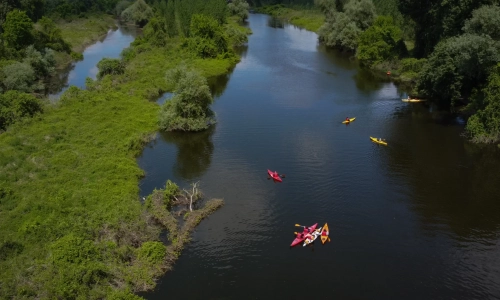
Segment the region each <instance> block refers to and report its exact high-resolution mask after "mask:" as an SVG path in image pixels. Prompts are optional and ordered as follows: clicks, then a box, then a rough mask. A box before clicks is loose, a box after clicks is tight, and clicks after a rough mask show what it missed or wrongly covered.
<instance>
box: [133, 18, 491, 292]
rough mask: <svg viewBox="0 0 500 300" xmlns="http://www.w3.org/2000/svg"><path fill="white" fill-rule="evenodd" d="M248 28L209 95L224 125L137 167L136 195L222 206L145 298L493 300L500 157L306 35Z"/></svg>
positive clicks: (152, 154)
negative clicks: (312, 238)
mask: <svg viewBox="0 0 500 300" xmlns="http://www.w3.org/2000/svg"><path fill="white" fill-rule="evenodd" d="M249 27H250V28H251V29H252V31H253V34H252V35H251V36H250V37H249V42H248V48H247V49H245V51H243V53H242V60H241V62H240V63H239V64H238V65H237V66H236V67H235V69H234V70H233V72H232V73H231V74H229V75H227V76H223V77H220V78H217V79H216V80H215V81H213V82H212V87H213V89H214V90H215V91H216V94H217V95H218V96H217V97H216V100H215V103H214V105H213V109H214V111H215V112H216V113H217V119H218V123H217V125H216V126H215V127H214V128H212V129H211V130H209V131H207V132H202V133H192V134H184V133H168V134H162V135H160V136H159V138H158V139H157V140H156V141H154V142H152V143H151V144H150V145H148V146H147V147H146V148H145V149H144V151H143V153H142V156H141V157H139V160H138V161H139V164H140V166H141V167H142V168H143V169H144V170H145V171H146V177H145V178H144V180H142V182H141V194H142V195H147V194H149V193H150V192H151V191H152V190H153V189H154V188H155V187H156V188H161V187H162V186H163V185H164V183H165V181H166V180H167V179H171V180H173V181H175V182H177V183H178V184H179V185H181V186H182V187H187V186H188V185H189V184H190V183H191V182H195V181H200V183H201V188H202V189H203V191H204V192H205V194H206V195H207V197H217V198H223V199H224V200H225V203H226V204H225V206H224V207H223V208H222V209H220V210H219V211H217V212H216V213H215V214H213V215H212V216H211V217H210V218H209V219H207V220H205V221H203V222H202V223H201V224H200V226H199V227H198V228H197V229H196V231H195V233H194V235H193V241H192V243H190V244H189V245H188V246H187V247H186V249H185V251H184V252H183V253H182V255H181V257H180V259H179V260H178V262H177V263H176V264H175V266H174V270H173V271H171V272H168V273H167V274H166V275H165V276H164V277H163V278H162V279H161V280H160V282H159V284H158V286H157V288H156V290H155V291H153V292H151V293H148V294H146V295H144V296H145V297H146V298H148V299H166V298H169V299H298V298H303V297H309V298H311V299H499V298H500V173H499V171H498V170H499V169H500V159H499V157H500V155H499V152H500V151H499V150H498V149H497V148H491V147H487V148H484V149H481V148H478V147H476V146H474V145H471V144H469V143H468V142H467V141H466V140H464V139H463V138H462V137H461V136H460V134H461V132H462V131H463V121H462V120H461V119H460V118H457V117H454V116H452V115H449V114H446V113H442V112H439V111H438V110H436V109H434V108H433V107H432V106H430V105H426V104H422V103H417V104H415V103H403V102H402V101H401V98H403V97H405V96H406V94H404V92H402V91H399V90H398V88H397V87H396V86H395V85H394V84H393V83H390V82H381V81H380V80H376V79H374V78H372V77H371V76H370V75H369V74H368V73H367V72H363V71H360V70H359V68H358V67H357V65H356V63H355V62H353V61H352V60H351V59H350V58H349V56H346V55H342V54H339V53H336V52H334V51H327V50H326V49H324V48H323V47H322V46H320V45H318V43H317V36H316V34H314V33H312V32H308V31H306V30H301V29H298V28H296V27H294V26H290V25H284V26H280V24H276V22H273V21H272V20H271V19H270V18H269V17H268V16H266V15H259V14H252V15H250V18H249ZM347 116H348V117H356V118H357V119H356V121H354V122H353V123H352V124H350V125H348V126H346V125H342V124H341V121H342V120H344V119H345V118H346V117H347ZM370 136H374V137H383V138H385V139H386V140H387V141H388V146H381V145H377V144H374V143H372V142H370V140H369V137H370ZM268 168H269V169H271V170H277V171H278V172H280V173H283V174H285V175H286V178H285V179H284V180H283V183H273V182H272V181H270V180H267V179H266V170H267V169H268ZM325 222H328V225H329V227H330V231H331V233H330V237H331V242H330V243H327V244H326V245H322V244H321V243H320V242H316V243H315V245H313V246H310V247H302V246H298V247H294V248H292V249H290V248H289V245H290V243H291V242H292V240H293V238H294V235H293V232H294V231H297V230H298V229H299V228H297V227H294V224H296V223H299V224H305V225H311V224H314V223H319V225H323V224H324V223H325Z"/></svg>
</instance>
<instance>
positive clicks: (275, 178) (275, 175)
mask: <svg viewBox="0 0 500 300" xmlns="http://www.w3.org/2000/svg"><path fill="white" fill-rule="evenodd" d="M267 174H268V175H269V176H271V178H272V179H274V180H276V181H279V182H282V181H283V180H282V179H281V177H280V175H279V174H278V172H273V171H271V170H269V169H268V170H267Z"/></svg>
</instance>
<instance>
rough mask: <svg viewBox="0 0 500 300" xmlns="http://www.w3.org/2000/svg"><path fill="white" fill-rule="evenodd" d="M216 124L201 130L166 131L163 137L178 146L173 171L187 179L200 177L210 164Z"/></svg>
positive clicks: (162, 134)
mask: <svg viewBox="0 0 500 300" xmlns="http://www.w3.org/2000/svg"><path fill="white" fill-rule="evenodd" d="M214 132H215V125H213V126H211V127H210V128H209V129H207V130H205V131H201V132H164V133H161V134H160V135H161V138H162V139H163V140H164V141H165V142H167V143H170V144H175V145H176V146H177V159H176V161H175V163H174V166H173V169H174V170H173V172H174V174H175V175H176V176H180V177H182V178H184V179H186V180H190V179H193V178H196V177H200V176H202V175H203V173H205V171H206V170H207V169H208V167H209V166H210V163H211V161H212V154H213V151H214V145H213V143H212V135H213V133H214Z"/></svg>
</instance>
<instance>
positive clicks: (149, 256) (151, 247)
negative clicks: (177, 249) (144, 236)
mask: <svg viewBox="0 0 500 300" xmlns="http://www.w3.org/2000/svg"><path fill="white" fill-rule="evenodd" d="M166 253H167V251H166V248H165V246H164V245H163V244H162V243H160V242H144V243H143V244H142V245H141V247H140V248H139V249H138V250H137V258H138V259H139V260H141V261H143V262H148V263H150V264H153V265H155V264H160V263H162V261H163V259H164V258H165V255H166Z"/></svg>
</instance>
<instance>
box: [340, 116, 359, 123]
mask: <svg viewBox="0 0 500 300" xmlns="http://www.w3.org/2000/svg"><path fill="white" fill-rule="evenodd" d="M354 120H356V118H355V117H354V118H350V119H349V121H347V120H344V122H342V124H349V123H351V122H352V121H354Z"/></svg>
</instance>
